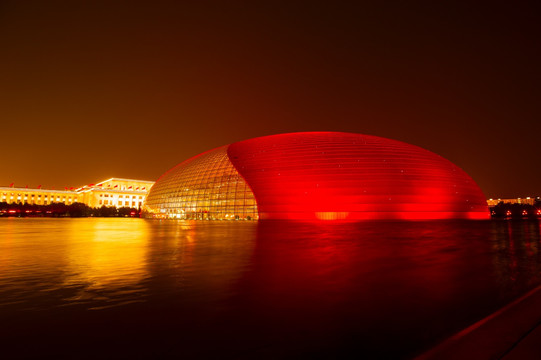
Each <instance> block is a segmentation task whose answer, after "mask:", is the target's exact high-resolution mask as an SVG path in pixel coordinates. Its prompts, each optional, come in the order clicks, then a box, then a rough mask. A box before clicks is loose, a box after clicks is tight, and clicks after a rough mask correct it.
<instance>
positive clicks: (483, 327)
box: [416, 286, 541, 360]
mask: <svg viewBox="0 0 541 360" xmlns="http://www.w3.org/2000/svg"><path fill="white" fill-rule="evenodd" d="M435 359H438V360H446V359H460V360H465V359H476V360H484V359H503V360H518V359H520V360H525V359H541V286H539V287H537V288H535V289H533V290H531V291H530V292H528V293H527V294H525V295H524V296H522V297H521V298H519V299H517V300H515V301H513V302H512V303H510V304H508V305H507V306H505V307H503V308H502V309H500V310H498V311H496V312H495V313H493V314H491V315H489V316H487V317H486V318H484V319H482V320H480V321H478V322H477V323H475V324H473V325H471V326H469V327H468V328H466V329H464V330H462V331H460V332H458V333H457V334H455V335H453V336H451V337H450V338H448V339H447V340H445V341H444V342H442V343H441V344H439V345H437V346H436V347H435V348H433V349H431V350H429V351H427V352H426V353H424V354H422V355H421V356H419V357H417V358H416V360H435Z"/></svg>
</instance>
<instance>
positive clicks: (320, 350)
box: [0, 218, 541, 359]
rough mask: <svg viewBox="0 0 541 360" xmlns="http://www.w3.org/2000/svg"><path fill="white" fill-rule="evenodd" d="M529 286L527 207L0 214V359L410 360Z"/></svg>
mask: <svg viewBox="0 0 541 360" xmlns="http://www.w3.org/2000/svg"><path fill="white" fill-rule="evenodd" d="M539 284H541V252H540V224H539V222H537V221H526V220H525V221H427V222H422V221H419V222H383V221H380V222H361V223H341V222H319V223H302V222H259V223H258V222H226V221H221V222H188V221H159V220H144V219H127V218H126V219H119V218H117V219H115V218H111V219H108V218H84V219H50V218H3V219H0V324H1V326H0V345H1V349H2V350H1V353H2V358H27V357H40V358H43V357H54V358H77V359H80V358H131V359H133V358H180V357H184V358H241V359H253V358H258V359H259V358H291V359H298V358H344V357H345V356H346V355H349V356H351V355H357V356H364V357H365V358H398V359H402V358H404V359H408V358H412V357H414V356H415V355H419V354H420V353H422V352H423V351H425V350H427V349H429V348H431V347H432V346H434V345H436V344H437V343H439V342H440V341H442V340H444V339H445V338H447V337H449V336H451V335H453V334H454V333H456V332H458V331H460V330H461V329H463V328H465V327H467V326H469V325H471V324H472V323H474V322H476V321H478V320H480V319H482V318H483V317H485V316H487V315H489V314H490V313H492V312H494V311H495V310H497V309H499V308H500V307H502V306H503V305H505V304H507V303H509V302H510V301H512V300H513V299H516V298H517V297H519V296H520V295H522V294H524V293H525V292H527V291H528V290H529V289H532V288H534V287H536V286H537V285H539Z"/></svg>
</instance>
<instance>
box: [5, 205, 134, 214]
mask: <svg viewBox="0 0 541 360" xmlns="http://www.w3.org/2000/svg"><path fill="white" fill-rule="evenodd" d="M140 216H141V210H140V209H138V208H131V207H121V208H116V207H113V206H102V207H99V208H92V207H90V206H88V205H85V204H82V203H75V204H70V205H66V204H63V203H53V204H49V205H33V204H8V203H5V202H2V203H0V217H73V218H77V217H140Z"/></svg>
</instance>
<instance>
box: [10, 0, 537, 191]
mask: <svg viewBox="0 0 541 360" xmlns="http://www.w3.org/2000/svg"><path fill="white" fill-rule="evenodd" d="M112 3H113V2H110V1H65V2H55V1H18V0H17V1H6V0H4V1H2V2H0V121H1V126H0V134H1V138H0V139H1V140H0V145H1V148H2V152H3V156H2V162H1V170H0V185H4V186H5V185H9V184H10V183H12V182H15V184H16V185H17V186H24V185H29V186H30V187H34V186H37V185H40V184H41V185H43V186H44V187H49V188H50V187H53V186H54V187H56V188H63V187H65V186H78V185H83V184H88V183H95V182H98V181H100V180H104V179H106V178H109V177H113V176H114V177H126V178H137V179H148V180H155V179H156V178H158V177H159V176H160V175H161V174H162V173H163V172H165V171H166V170H168V169H169V168H171V167H172V166H174V165H176V164H177V163H179V162H181V161H182V160H184V159H186V158H188V157H190V156H193V155H196V154H198V153H200V152H202V151H205V150H208V149H210V148H214V147H217V146H220V145H225V144H228V143H232V142H235V141H239V140H243V139H248V138H252V137H257V136H263V135H270V134H276V133H284V132H293V131H315V130H325V131H347V132H355V133H363V134H370V135H376V136H382V137H387V138H392V139H396V140H401V141H405V142H408V143H411V144H415V145H418V146H421V147H424V148H426V149H428V150H431V151H433V152H435V153H438V154H440V155H442V156H443V157H445V158H447V159H449V160H451V161H452V162H454V163H456V164H457V165H458V166H460V167H462V168H463V169H464V170H465V171H466V172H468V173H469V174H470V175H471V176H472V177H473V178H474V179H475V180H476V181H477V182H478V184H479V185H480V186H481V188H482V189H483V191H484V192H485V195H486V196H487V197H517V196H528V195H531V196H533V195H541V166H540V165H541V164H540V155H541V151H540V148H541V141H540V134H541V121H540V116H539V113H540V103H541V102H540V100H541V97H540V95H541V88H540V86H541V85H540V84H541V82H540V80H541V44H540V39H541V31H540V27H541V18H540V13H539V11H538V10H537V9H536V8H534V7H533V5H528V4H527V3H524V2H522V3H520V4H519V3H515V2H508V1H507V2H486V3H485V4H481V3H477V4H472V3H470V2H465V4H462V5H460V4H455V3H454V2H449V3H448V4H444V3H443V2H437V1H436V2H434V1H431V2H426V3H420V2H411V1H397V2H385V1H374V2H372V3H370V2H362V1H359V2H358V3H357V4H356V5H345V4H339V3H336V2H331V1H329V2H327V3H321V2H319V3H318V2H315V1H314V2H312V1H306V2H303V3H301V2H291V1H269V2H263V1H249V2H248V1H247V2H244V3H242V2H235V1H221V2H207V1H194V2H193V3H192V4H190V3H189V2H186V1H171V2H163V1H146V2H144V3H137V2H134V1H126V2H114V4H112ZM531 4H535V3H534V2H532V3H531Z"/></svg>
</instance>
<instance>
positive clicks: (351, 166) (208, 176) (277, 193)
mask: <svg viewBox="0 0 541 360" xmlns="http://www.w3.org/2000/svg"><path fill="white" fill-rule="evenodd" d="M143 214H144V216H145V217H158V218H177V219H200V220H207V219H208V220H226V219H227V220H256V219H295V220H368V219H402V220H413V219H455V218H461V219H487V218H488V217H489V213H488V208H487V203H486V200H485V197H484V195H483V193H482V191H481V189H480V188H479V186H477V184H476V183H475V182H474V181H473V180H472V179H471V177H470V176H468V175H467V174H466V173H465V172H464V171H462V170H461V169H460V168H459V167H457V166H456V165H454V164H453V163H451V162H450V161H448V160H446V159H444V158H442V157H441V156H439V155H436V154H434V153H432V152H430V151H427V150H425V149H422V148H419V147H417V146H414V145H409V144H406V143H403V142H400V141H395V140H390V139H385V138H381V137H376V136H368V135H361V134H351V133H339V132H305V133H291V134H281V135H271V136H264V137H259V138H254V139H250V140H245V141H240V142H237V143H233V144H231V145H226V146H222V147H219V148H217V149H214V150H210V151H207V152H205V153H202V154H200V155H197V156H195V157H193V158H191V159H188V160H186V161H184V162H182V163H180V164H179V165H177V166H175V167H174V168H172V169H171V170H169V171H168V172H166V173H165V174H163V175H162V176H161V177H160V178H159V179H158V181H157V182H156V183H155V184H154V186H153V187H152V189H151V190H150V193H149V195H148V196H147V199H146V201H145V205H144V207H143Z"/></svg>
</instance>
